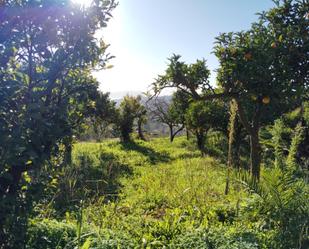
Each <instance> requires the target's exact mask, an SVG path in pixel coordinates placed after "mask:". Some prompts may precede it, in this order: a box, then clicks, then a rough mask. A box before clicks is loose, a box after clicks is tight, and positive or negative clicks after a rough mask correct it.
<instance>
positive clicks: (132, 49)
mask: <svg viewBox="0 0 309 249" xmlns="http://www.w3.org/2000/svg"><path fill="white" fill-rule="evenodd" d="M272 6H273V3H272V1H271V0H191V1H190V0H119V5H118V7H117V8H116V9H115V10H114V12H113V16H114V17H113V19H112V20H111V21H110V22H109V23H108V27H107V28H105V29H104V30H103V31H102V33H100V35H102V36H103V37H104V40H105V41H106V42H107V43H109V44H110V47H109V49H108V52H110V53H111V54H113V55H114V56H116V58H115V59H113V60H112V61H110V64H112V65H113V66H114V67H113V68H112V69H108V70H104V71H101V72H98V73H95V76H96V77H97V78H98V80H99V81H100V88H101V90H103V91H104V92H106V91H108V92H112V93H113V92H119V91H146V90H147V89H148V87H149V85H150V84H151V83H152V82H153V81H154V78H156V76H157V75H158V74H160V73H163V72H164V70H165V68H166V65H167V58H168V57H169V56H171V55H172V54H173V53H176V54H180V55H182V59H183V60H184V61H186V62H187V63H191V62H194V61H195V60H196V59H198V58H205V59H206V60H207V64H208V67H209V69H211V71H212V76H211V82H213V83H214V82H215V72H213V71H214V70H215V69H216V68H217V67H218V62H217V60H216V57H215V56H214V55H213V54H211V51H212V48H213V46H214V41H215V37H216V36H217V35H218V34H219V33H222V32H230V31H240V30H244V29H247V28H249V27H250V24H251V23H252V22H254V21H255V20H257V16H256V15H255V14H256V13H257V12H261V11H263V10H267V9H269V8H270V7H272Z"/></svg>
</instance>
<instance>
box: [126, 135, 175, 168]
mask: <svg viewBox="0 0 309 249" xmlns="http://www.w3.org/2000/svg"><path fill="white" fill-rule="evenodd" d="M121 146H122V148H123V149H124V150H127V151H129V150H134V151H136V152H139V153H141V154H143V155H144V156H146V157H148V160H149V161H150V163H152V164H157V163H162V162H169V161H170V160H171V157H170V156H169V154H168V153H167V152H157V151H155V150H154V149H152V148H149V147H145V146H142V145H140V144H138V143H136V142H135V141H133V140H131V141H129V142H122V143H121Z"/></svg>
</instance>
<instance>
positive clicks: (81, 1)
mask: <svg viewBox="0 0 309 249" xmlns="http://www.w3.org/2000/svg"><path fill="white" fill-rule="evenodd" d="M71 1H72V3H74V4H78V5H80V6H82V7H86V8H87V7H89V6H90V5H91V2H92V0H71Z"/></svg>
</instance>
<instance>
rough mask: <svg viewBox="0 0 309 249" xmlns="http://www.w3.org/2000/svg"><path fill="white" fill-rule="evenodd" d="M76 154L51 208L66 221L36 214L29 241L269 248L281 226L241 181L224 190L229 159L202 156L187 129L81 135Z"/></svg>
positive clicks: (37, 243) (106, 245) (38, 245)
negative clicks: (148, 136) (150, 135)
mask: <svg viewBox="0 0 309 249" xmlns="http://www.w3.org/2000/svg"><path fill="white" fill-rule="evenodd" d="M72 158H73V163H72V165H71V166H70V167H69V168H67V171H68V172H66V173H65V174H64V176H63V177H62V178H61V179H59V187H61V188H60V189H61V190H62V191H60V194H58V198H56V199H55V200H54V201H55V205H54V206H53V208H54V209H53V212H50V213H56V215H55V216H54V218H56V219H57V220H58V221H57V222H55V221H54V219H52V218H51V217H52V216H50V217H49V219H44V220H41V219H38V218H37V219H34V220H32V221H31V223H30V228H31V229H30V230H29V231H30V233H31V232H33V233H34V234H30V235H29V238H30V239H29V241H30V242H31V244H28V245H29V246H28V248H56V247H55V246H56V244H51V243H60V242H61V245H63V244H66V245H67V247H66V248H74V247H75V246H77V244H76V243H77V241H80V243H81V245H82V244H83V243H85V245H86V246H88V245H90V247H89V248H92V249H94V248H206V249H210V248H218V249H233V248H235V249H236V248H237V249H247V248H248V249H253V248H254V249H258V248H260V249H264V248H265V249H266V248H270V247H269V245H270V244H269V242H270V243H272V241H274V240H273V239H272V238H273V237H274V236H276V232H277V231H279V230H278V228H275V227H267V228H266V227H265V224H268V223H269V224H272V223H271V222H269V219H268V218H267V217H268V216H269V214H268V213H266V215H264V216H263V212H264V211H263V210H262V211H261V212H262V215H261V214H259V213H258V211H257V210H259V205H260V204H261V201H263V200H261V199H259V198H258V196H257V195H252V194H249V193H248V192H247V191H245V190H244V189H243V187H242V185H241V184H240V183H239V182H237V181H232V182H231V188H230V189H231V190H230V192H229V194H228V195H224V189H225V181H226V168H225V165H224V164H222V162H224V160H223V159H222V158H214V157H210V156H206V157H201V156H200V153H199V151H197V150H196V148H195V146H194V145H193V143H192V142H191V141H187V140H186V139H185V138H184V137H177V138H176V139H175V141H174V142H173V143H170V142H169V141H168V139H167V138H157V139H153V140H151V141H147V142H145V141H139V140H135V141H132V142H130V143H126V144H123V143H120V142H119V141H115V140H109V141H105V142H103V143H77V144H75V146H74V150H73V155H72ZM269 175H270V176H271V174H269ZM89 180H91V181H89ZM96 181H97V182H96ZM72 182H75V185H74V186H73V187H72V186H71V185H72ZM69 183H70V184H71V185H70V184H69ZM99 183H100V184H99ZM71 187H72V188H71ZM61 193H62V194H61ZM67 193H70V195H68V194H67ZM111 196H112V197H113V198H111ZM257 200H258V201H257ZM270 201H271V198H270ZM72 206H74V208H72ZM268 206H269V207H271V206H270V205H268ZM268 206H266V208H267V207H268ZM262 207H263V206H262ZM263 208H264V209H265V207H263ZM259 212H260V211H259ZM43 213H44V212H43ZM64 214H65V215H64ZM292 214H293V213H292ZM271 215H272V214H271ZM271 215H270V217H272V216H271ZM41 216H42V215H41ZM43 216H44V215H43ZM72 227H73V232H74V233H72V232H70V236H68V235H67V234H68V233H67V230H68V228H70V229H71V230H72ZM74 228H75V230H74ZM279 228H280V227H279ZM79 229H81V233H79V232H78V231H79ZM265 229H268V230H267V231H268V232H265V231H266V230H265ZM276 229H277V230H276ZM71 230H70V231H71ZM46 231H48V236H49V237H51V238H52V239H49V238H46V240H44V241H42V239H41V238H39V236H38V234H44V233H46ZM61 234H63V235H61ZM60 235H61V236H60ZM78 238H80V239H78ZM48 241H51V242H50V244H48V243H49V242H48ZM59 241H60V242H59ZM42 243H43V244H42ZM89 243H90V244H89ZM47 245H48V246H47ZM86 246H85V248H88V247H86ZM77 248H78V247H77ZM282 248H284V247H282Z"/></svg>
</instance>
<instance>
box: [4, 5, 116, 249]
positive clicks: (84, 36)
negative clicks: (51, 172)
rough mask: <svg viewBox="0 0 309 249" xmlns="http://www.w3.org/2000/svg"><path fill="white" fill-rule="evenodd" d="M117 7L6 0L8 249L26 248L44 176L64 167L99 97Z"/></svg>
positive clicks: (5, 149)
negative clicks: (64, 155)
mask: <svg viewBox="0 0 309 249" xmlns="http://www.w3.org/2000/svg"><path fill="white" fill-rule="evenodd" d="M114 6H115V3H114V1H104V0H94V1H93V4H92V5H91V6H90V7H89V8H86V9H85V8H80V7H79V6H78V5H74V4H72V2H71V1H69V0H53V1H51V0H8V1H1V4H0V102H1V103H0V141H1V144H0V209H1V212H0V241H1V242H2V243H1V244H2V245H1V246H3V247H1V246H0V247H1V248H21V247H22V246H21V243H22V240H23V238H24V237H23V234H24V226H23V224H25V223H24V222H23V220H22V219H21V216H22V214H24V213H28V211H29V209H30V206H31V203H32V202H33V201H35V199H34V196H35V193H37V192H39V186H41V185H43V184H44V183H46V182H45V180H48V179H43V178H42V176H43V173H42V171H43V169H44V168H49V169H50V168H57V167H56V166H57V163H53V162H52V161H51V160H52V158H54V157H58V156H59V155H61V153H60V152H61V151H62V148H63V146H67V145H69V144H70V143H71V142H72V136H73V134H74V131H75V129H76V128H77V127H78V126H79V124H80V123H81V120H82V119H83V117H84V115H86V114H87V109H88V107H91V101H90V100H91V99H93V98H94V97H95V96H96V95H97V87H98V86H97V84H98V83H97V82H96V80H95V79H94V78H93V77H91V74H90V72H91V70H92V69H94V68H102V67H104V66H105V62H106V60H107V59H108V57H109V56H108V55H107V54H106V52H105V51H106V47H107V46H106V45H105V44H104V43H103V42H102V41H100V40H98V39H97V38H96V36H95V32H96V31H97V30H98V29H100V28H101V27H104V26H106V22H107V20H108V18H109V16H110V11H111V10H112V9H113V8H114ZM51 166H54V167H51ZM47 178H48V177H47ZM31 191H32V192H31ZM26 200H27V201H29V202H28V203H30V204H29V206H28V207H26V206H25V205H24V204H25V203H24V202H25V201H26ZM15 222H17V223H18V225H17V223H15ZM12 229H13V230H12ZM14 229H15V230H14ZM18 229H19V230H18ZM17 230H18V231H17ZM17 234H18V236H16V235H17Z"/></svg>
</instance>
